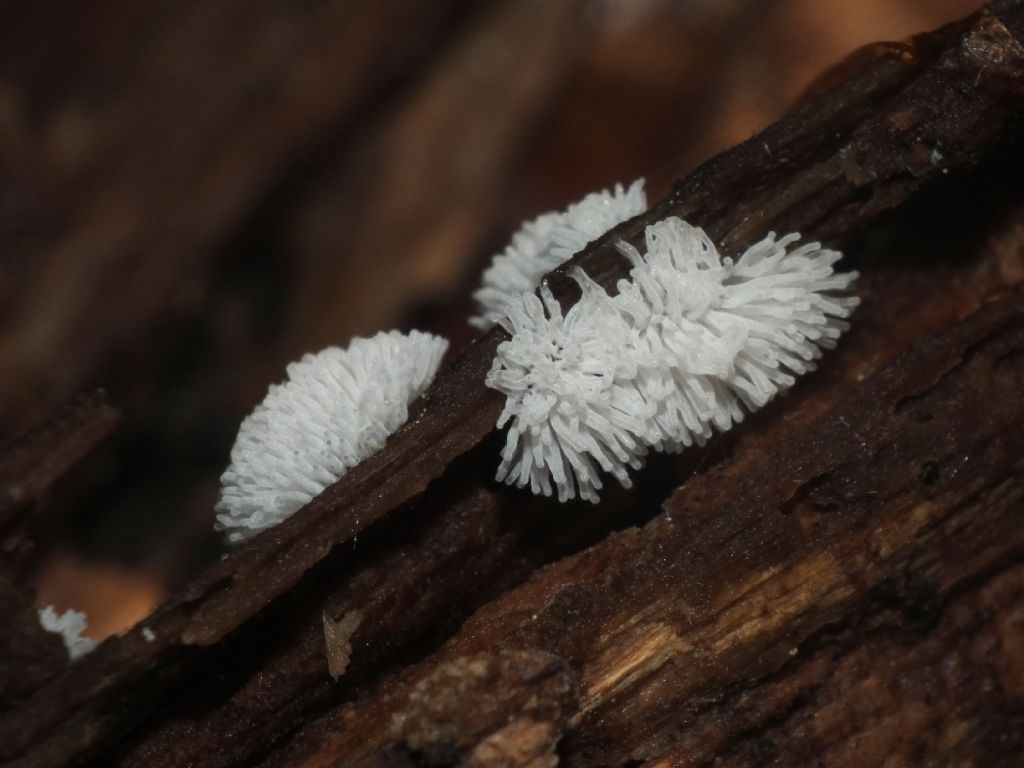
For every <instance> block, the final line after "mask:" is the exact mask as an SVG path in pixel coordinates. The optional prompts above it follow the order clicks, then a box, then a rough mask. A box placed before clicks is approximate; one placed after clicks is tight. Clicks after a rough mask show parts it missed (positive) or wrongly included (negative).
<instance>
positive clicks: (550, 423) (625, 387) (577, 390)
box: [487, 217, 857, 502]
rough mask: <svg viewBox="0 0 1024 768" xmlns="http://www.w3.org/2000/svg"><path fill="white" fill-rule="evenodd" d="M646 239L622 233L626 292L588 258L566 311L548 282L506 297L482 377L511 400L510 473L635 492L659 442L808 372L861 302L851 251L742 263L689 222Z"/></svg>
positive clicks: (797, 251) (549, 488)
mask: <svg viewBox="0 0 1024 768" xmlns="http://www.w3.org/2000/svg"><path fill="white" fill-rule="evenodd" d="M645 238H646V248H645V252H644V253H640V252H639V251H638V250H637V249H636V248H634V247H633V246H631V245H629V244H626V243H622V242H620V243H619V244H618V247H619V250H620V251H621V252H622V254H623V255H624V256H625V257H626V258H628V259H629V260H630V262H631V263H632V265H633V267H632V270H631V272H630V279H629V280H621V281H620V282H619V284H618V293H617V294H616V295H615V296H609V295H608V293H607V292H606V291H605V290H604V289H603V288H601V287H600V286H599V285H597V284H596V283H595V282H594V281H593V280H591V279H590V278H589V277H588V276H587V275H586V274H584V273H583V272H582V271H580V270H578V269H577V270H574V271H573V273H572V277H573V279H575V280H576V282H577V283H578V284H579V286H580V288H581V291H582V297H581V299H580V300H579V301H578V302H577V303H576V304H575V305H573V306H572V307H571V308H570V309H569V310H568V312H564V313H563V311H562V308H561V306H560V305H559V303H558V301H557V300H556V299H555V298H554V297H553V296H552V295H551V293H550V291H549V290H548V288H547V286H545V285H542V286H541V289H540V297H538V296H537V295H535V294H534V293H533V292H526V293H522V294H519V295H518V296H516V297H515V298H514V299H512V300H509V301H507V302H506V304H505V308H506V312H505V317H504V318H503V319H501V322H502V324H503V326H504V327H505V328H506V330H508V332H509V333H510V334H511V335H512V338H511V339H510V340H508V341H505V342H504V343H502V344H501V345H500V346H499V347H498V353H497V355H496V357H495V360H494V363H493V365H492V368H491V371H490V373H489V374H488V376H487V384H488V386H490V387H492V388H493V389H496V390H498V391H499V392H502V393H503V394H505V395H506V402H505V408H504V411H503V412H502V414H501V416H500V418H499V420H498V426H499V427H502V426H505V425H506V424H507V425H508V435H507V440H506V444H505V448H504V451H503V452H502V461H501V465H500V466H499V468H498V479H499V480H503V481H505V482H507V483H510V484H515V485H518V486H520V487H524V486H527V485H529V487H530V489H531V491H532V492H533V493H543V494H544V495H551V494H552V493H553V492H555V491H557V494H558V498H559V499H560V500H561V501H566V500H568V499H571V498H575V497H576V496H577V495H579V496H580V497H581V498H584V499H588V500H590V501H593V502H596V501H598V491H599V490H600V489H601V487H602V482H601V474H602V472H605V473H609V474H611V475H612V476H614V477H615V478H616V479H617V480H618V481H619V482H620V483H621V484H622V485H623V486H625V487H629V486H630V476H629V469H630V468H633V469H638V468H639V467H640V466H642V464H643V461H644V457H645V455H646V453H647V451H648V450H650V449H654V450H668V451H677V450H681V449H682V448H683V447H686V446H689V445H693V444H695V443H696V444H703V443H704V442H705V441H706V440H707V439H708V438H709V437H710V436H711V434H712V431H713V430H714V429H717V430H719V431H724V430H727V429H729V428H730V427H731V426H732V425H733V424H734V423H736V422H739V421H741V420H742V419H743V415H744V409H746V410H749V411H753V410H756V409H758V408H761V407H762V406H763V405H765V403H767V402H768V401H769V400H771V399H772V398H773V397H774V396H775V395H776V394H778V393H779V392H780V391H782V390H784V389H786V388H788V387H790V386H791V385H792V384H793V383H794V381H795V377H796V376H798V375H800V374H802V373H805V372H807V371H809V370H812V369H813V368H814V361H815V360H816V359H817V358H818V357H820V355H821V351H822V349H826V348H830V347H832V346H834V345H835V343H836V340H837V339H838V338H839V335H840V334H841V333H842V331H844V330H845V329H846V328H847V323H846V322H845V319H844V318H846V317H848V316H849V314H850V312H851V311H852V310H853V308H854V307H855V306H856V305H857V298H856V297H855V296H852V295H847V294H846V292H847V291H848V290H849V289H850V288H851V286H852V285H853V283H854V281H855V280H856V277H857V274H856V273H855V272H846V273H836V272H834V271H833V266H834V265H835V263H836V262H837V261H838V260H839V259H840V258H841V254H840V253H839V252H837V251H834V250H829V249H827V248H823V247H822V246H821V245H820V244H819V243H805V244H803V245H800V246H796V242H797V241H798V240H799V238H800V236H799V235H798V234H789V235H786V236H785V237H782V238H778V239H777V238H776V237H775V234H774V233H772V234H769V235H768V236H767V237H766V238H764V239H763V240H761V241H760V242H758V243H756V244H755V245H753V246H751V247H750V248H748V249H747V250H746V251H745V252H744V253H743V254H742V255H741V256H740V257H739V258H738V259H736V260H735V261H733V259H731V258H722V257H721V256H720V254H719V252H718V249H717V248H716V247H715V245H714V243H713V242H712V241H711V239H710V238H709V237H708V236H707V235H706V234H705V233H704V232H703V230H701V229H699V228H697V227H693V226H691V225H689V224H687V223H686V222H685V221H683V220H681V219H678V218H674V217H672V218H668V219H665V220H663V221H661V222H658V223H656V224H652V225H650V226H648V227H647V229H646V231H645Z"/></svg>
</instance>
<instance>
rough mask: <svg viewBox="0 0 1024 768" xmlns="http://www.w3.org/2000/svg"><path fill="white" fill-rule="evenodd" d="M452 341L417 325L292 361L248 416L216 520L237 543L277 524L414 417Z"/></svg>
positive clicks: (225, 477) (224, 481) (224, 483)
mask: <svg viewBox="0 0 1024 768" xmlns="http://www.w3.org/2000/svg"><path fill="white" fill-rule="evenodd" d="M447 347H448V342H447V341H446V340H445V339H442V338H440V337H438V336H433V335H431V334H427V333H420V332H418V331H413V332H412V333H410V334H408V335H406V334H403V333H399V332H398V331H391V332H389V333H379V334H377V335H376V336H374V337H372V338H369V339H363V338H357V339H353V340H352V343H351V344H349V346H348V348H347V349H341V348H338V347H328V348H327V349H324V350H322V351H320V352H318V353H316V354H308V355H306V356H304V357H303V358H302V359H301V360H300V361H298V362H295V363H291V364H290V365H289V366H288V369H287V371H288V380H287V381H286V382H284V383H282V384H275V385H272V386H271V387H270V390H269V392H268V393H267V396H266V398H265V399H264V400H263V402H262V403H261V404H260V405H258V406H257V407H256V409H255V410H254V411H253V412H252V413H251V414H250V415H249V416H247V417H246V419H245V420H244V421H243V422H242V425H241V427H240V428H239V430H238V437H237V438H236V440H235V445H234V447H233V448H232V450H231V464H230V466H229V467H228V468H227V470H226V471H225V472H224V474H223V475H222V476H221V496H220V501H219V502H218V504H217V528H218V529H220V530H223V531H224V532H225V536H226V538H227V540H228V542H229V543H236V542H239V541H243V540H245V539H247V538H249V537H250V536H252V535H254V534H256V533H258V532H259V531H261V530H263V529H264V528H269V527H271V526H274V525H277V524H278V523H280V522H282V521H284V520H285V519H287V518H288V517H290V516H291V515H292V514H294V513H295V512H296V511H297V510H298V509H300V508H301V507H302V506H304V505H305V504H306V503H307V502H309V501H310V500H311V499H312V498H313V497H314V496H316V495H317V494H318V493H320V491H322V490H323V489H324V488H326V487H327V486H329V485H331V484H332V483H334V482H335V481H336V480H338V479H339V478H340V477H341V476H342V475H344V474H345V473H346V472H348V471H349V470H350V469H351V468H352V467H354V466H355V465H356V464H358V463H359V462H360V461H362V460H363V459H365V458H367V457H368V456H370V455H371V454H373V453H375V452H376V451H378V450H379V449H380V448H381V447H382V446H383V445H384V442H385V440H387V438H388V436H389V435H391V434H392V433H393V432H394V431H395V430H396V429H398V428H399V427H400V426H401V425H402V424H404V423H405V421H406V419H407V418H408V416H409V408H408V406H409V404H410V403H411V402H412V401H413V400H415V399H416V398H417V397H418V396H419V395H420V394H421V393H422V392H423V390H425V389H426V388H427V386H429V384H430V382H431V381H432V380H433V378H434V374H435V373H436V372H437V368H438V366H439V365H440V362H441V358H442V357H443V356H444V352H445V350H446V349H447Z"/></svg>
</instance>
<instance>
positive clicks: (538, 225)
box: [469, 179, 647, 329]
mask: <svg viewBox="0 0 1024 768" xmlns="http://www.w3.org/2000/svg"><path fill="white" fill-rule="evenodd" d="M645 210H647V195H646V194H645V193H644V181H643V179H637V180H636V181H634V182H633V183H632V184H631V185H630V186H629V188H628V189H626V188H623V186H622V185H621V184H616V185H615V187H614V188H613V189H611V190H607V189H606V190H602V191H600V192H592V193H590V194H589V195H587V196H586V197H584V198H583V199H582V200H580V201H579V202H576V203H573V204H572V205H570V206H569V207H568V208H566V209H565V210H564V211H561V212H551V213H545V214H541V215H540V216H538V217H537V218H535V219H531V220H530V221H527V222H526V223H525V224H523V226H522V227H520V228H519V231H517V232H516V233H515V234H514V235H512V241H511V242H510V243H509V244H508V246H507V247H506V248H505V250H504V252H503V253H500V254H498V255H497V256H495V257H494V260H493V262H492V263H491V266H490V267H488V268H487V269H486V270H485V271H484V275H483V285H482V286H481V287H480V289H479V290H478V291H477V292H476V293H474V294H473V298H474V299H476V302H477V304H478V306H479V311H480V314H479V315H478V316H476V317H473V318H471V319H470V321H469V322H470V324H471V325H473V326H474V327H476V328H481V329H487V328H490V327H491V326H492V325H495V324H496V323H500V322H501V321H502V319H503V318H505V317H507V306H508V304H509V302H512V301H515V299H516V298H517V297H518V296H519V295H521V294H522V293H525V292H528V291H533V290H535V289H536V288H537V286H538V285H539V284H540V280H541V278H542V277H543V276H544V275H546V274H547V273H548V272H550V271H551V270H553V269H555V268H556V267H559V266H561V265H562V264H564V263H565V262H566V261H568V260H569V259H570V258H572V257H573V256H575V255H576V254H577V253H579V252H580V251H582V250H583V248H584V247H586V245H587V244H588V243H590V242H592V241H594V240H597V239H598V238H599V237H601V235H603V234H605V233H606V232H608V231H609V230H611V229H612V228H613V227H615V226H616V225H618V224H621V223H622V222H624V221H626V220H627V219H631V218H633V217H634V216H637V215H639V214H641V213H643V212H644V211H645Z"/></svg>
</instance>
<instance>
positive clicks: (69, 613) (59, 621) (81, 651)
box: [39, 605, 98, 661]
mask: <svg viewBox="0 0 1024 768" xmlns="http://www.w3.org/2000/svg"><path fill="white" fill-rule="evenodd" d="M39 623H40V625H42V627H43V629H45V630H46V631H47V632H55V633H57V634H58V635H60V636H61V638H62V639H63V640H64V647H65V648H67V651H68V658H70V659H71V660H72V661H75V660H76V659H78V658H80V657H82V656H84V655H85V654H87V653H89V652H90V651H91V650H93V649H94V648H95V647H96V646H97V645H98V643H97V642H96V641H95V640H93V639H92V638H91V637H83V636H82V633H83V632H85V627H86V616H85V614H84V613H82V612H81V611H76V610H74V609H73V608H68V610H66V611H64V613H60V614H58V613H57V611H56V610H54V608H53V606H52V605H48V606H46V607H45V608H42V609H40V611H39Z"/></svg>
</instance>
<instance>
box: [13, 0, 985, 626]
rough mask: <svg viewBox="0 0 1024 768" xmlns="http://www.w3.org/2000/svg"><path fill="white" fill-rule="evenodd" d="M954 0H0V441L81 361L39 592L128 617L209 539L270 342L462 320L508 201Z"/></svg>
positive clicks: (42, 508)
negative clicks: (71, 440)
mask: <svg viewBox="0 0 1024 768" xmlns="http://www.w3.org/2000/svg"><path fill="white" fill-rule="evenodd" d="M977 6H978V0H778V1H776V2H764V1H759V0H676V1H675V2H669V1H668V0H495V1H494V2H466V1H465V0H403V1H391V0H381V2H365V0H359V1H356V0H258V1H257V2H246V3H242V2H237V1H236V0H182V1H181V2H175V3H166V2H157V1H156V0H93V1H92V2H89V3H85V2H78V3H74V2H60V1H59V0H34V1H33V2H23V3H6V4H4V5H3V7H2V8H0V323H2V325H0V441H3V440H6V439H8V438H10V437H12V436H13V435H14V434H16V433H17V432H18V431H20V430H23V429H26V428H28V427H31V426H32V425H34V424H37V423H38V422H40V421H41V420H42V419H44V418H45V417H46V416H47V415H48V414H50V413H52V412H53V411H54V409H55V408H57V407H58V406H60V405H61V404H62V403H64V402H66V401H67V400H68V399H69V398H71V397H73V396H74V395H75V394H76V393H79V392H82V391H85V390H89V389H91V388H94V387H98V386H102V387H104V388H105V389H106V390H107V392H108V393H109V397H110V399H111V400H112V401H113V403H114V404H115V405H116V406H117V407H118V408H120V409H121V411H122V413H123V420H122V423H121V425H120V427H119V428H118V429H117V431H116V432H115V433H114V434H113V435H112V436H111V437H110V438H109V439H107V440H106V441H105V442H103V443H102V445H101V446H100V447H99V448H98V449H96V450H95V451H93V453H92V454H91V455H90V456H89V457H88V458H87V459H86V460H84V461H82V462H80V463H79V464H78V465H76V466H75V467H74V469H73V470H72V471H71V472H69V473H67V474H66V475H65V476H64V477H62V478H61V480H60V481H59V482H58V483H57V484H56V485H55V486H54V487H52V488H51V489H50V490H49V491H48V493H47V494H46V496H45V497H44V498H43V499H42V500H41V502H40V503H39V504H38V505H37V507H36V509H35V511H34V516H33V518H32V525H33V528H34V535H35V539H36V542H37V544H36V547H35V549H34V551H33V552H32V553H31V559H30V560H29V562H28V569H29V570H28V573H29V578H30V580H31V582H32V583H33V584H34V586H35V588H36V591H37V602H38V604H39V605H40V606H43V605H48V604H53V605H55V606H56V607H57V608H58V609H60V610H63V609H66V608H69V607H74V608H77V609H80V610H85V611H86V612H87V613H88V614H89V623H90V627H89V632H88V634H90V635H92V636H94V637H97V638H101V637H104V636H107V635H109V634H111V633H115V632H119V631H121V630H124V629H126V628H127V627H129V626H131V625H132V624H133V623H134V622H135V621H137V620H138V619H139V618H141V617H142V616H144V615H146V614H147V613H148V612H149V611H150V610H151V609H152V608H153V607H154V606H155V605H156V604H157V603H158V602H159V601H160V600H161V599H162V598H163V597H164V596H166V595H167V594H168V593H169V592H170V591H172V590H174V589H175V588H176V587H177V586H180V585H181V584H182V583H184V582H185V581H187V580H188V579H189V578H191V577H192V576H194V575H195V574H196V573H197V571H198V570H200V569H201V568H202V567H203V566H204V565H206V564H208V563H210V562H212V561H213V560H215V559H216V558H218V557H219V556H220V554H221V552H222V548H221V545H220V541H219V537H218V536H217V535H216V534H215V532H214V531H213V529H212V523H213V505H214V503H215V501H216V497H217V488H218V477H219V475H220V472H221V471H222V470H223V468H224V466H225V465H226V463H227V460H228V454H229V451H230V447H231V443H232V441H233V439H234V434H235V430H236V429H237V426H238V423H239V422H240V420H241V419H242V418H243V417H244V416H245V414H246V413H248V411H249V410H251V408H252V407H253V406H254V405H255V404H256V403H258V402H259V401H260V400H261V399H262V397H263V395H264V393H265V391H266V388H267V386H268V384H270V383H272V382H275V381H278V380H280V379H282V378H283V375H284V373H283V366H284V364H285V363H286V362H287V361H289V360H291V359H293V358H296V357H298V356H300V355H301V354H302V353H303V352H307V351H313V350H316V349H319V348H321V347H323V346H326V345H328V344H345V343H346V342H347V341H348V339H349V338H351V337H352V336H353V335H366V334H372V333H374V332H376V331H378V330H383V329H388V328H393V327H399V328H408V327H413V326H415V327H419V328H422V329H424V330H432V331H436V332H439V333H443V334H445V335H447V336H448V337H449V338H450V339H451V340H452V343H453V346H454V347H455V348H458V347H459V346H461V345H463V344H465V343H466V342H467V341H468V340H469V339H470V338H471V334H470V329H469V328H468V327H467V326H466V325H465V318H466V317H467V316H468V314H469V313H470V311H471V307H472V305H471V302H470V299H469V294H470V293H471V291H472V289H473V288H474V287H475V283H476V281H477V279H478V276H479V273H480V270H481V269H482V268H483V267H484V265H485V264H486V263H487V261H488V259H489V257H490V255H491V254H492V253H493V252H494V251H496V250H500V249H501V248H502V247H503V246H504V242H505V240H506V238H507V237H508V235H509V234H510V232H511V231H512V230H514V229H515V228H516V227H517V226H518V224H519V223H520V221H521V220H522V219H524V218H527V217H532V216H534V215H536V214H537V213H540V212H542V211H544V210H547V209H551V208H561V207H564V205H566V204H567V203H569V202H571V201H573V200H575V199H576V198H578V197H580V196H582V195H583V194H585V193H587V192H589V191H592V190H595V189H597V188H601V187H606V186H609V185H611V184H614V183H615V182H617V181H622V182H629V181H631V180H632V179H634V178H636V177H639V176H643V177H645V178H646V179H647V189H648V194H649V197H651V198H652V199H657V198H658V197H660V196H661V195H662V194H664V193H665V192H666V191H667V189H668V187H669V185H670V184H671V182H672V181H673V180H674V179H675V178H677V177H678V176H680V175H682V174H684V173H686V172H687V171H688V170H690V169H691V168H693V167H694V166H695V165H697V164H698V163H700V162H701V161H703V160H705V159H706V158H708V157H709V156H711V155H713V154H715V153H717V152H719V151H721V150H723V149H725V148H727V147H729V146H731V145H733V144H735V143H737V142H739V141H742V140H744V139H746V138H748V137H749V136H751V135H752V134H753V133H754V132H756V131H757V130H759V129H760V128H762V127H764V126H766V125H767V124H769V123H770V122H772V121H774V120H775V119H777V118H778V117H779V116H780V115H781V114H783V112H784V111H785V110H786V109H787V107H788V106H789V105H790V104H791V103H792V102H793V100H794V99H795V98H797V97H798V96H799V94H800V92H801V90H802V89H804V88H805V87H806V86H807V85H808V84H809V83H810V82H811V81H812V80H813V79H814V78H815V77H816V76H817V75H819V74H820V73H821V71H822V70H823V69H825V68H827V67H828V66H830V65H831V64H833V63H835V62H837V61H838V60H839V59H841V58H842V57H843V56H845V55H846V54H848V53H849V52H850V51H852V50H853V49H855V48H857V47H859V46H860V45H863V44H865V43H868V42H872V41H875V40H884V39H900V38H903V37H906V36H908V35H910V34H913V33H916V32H920V31H924V30H927V29H931V28H934V27H936V26H939V25H941V24H942V23H945V22H946V21H950V20H953V19H956V18H959V17H961V16H964V15H966V14H968V13H969V12H971V11H972V10H974V9H975V8H976V7H977Z"/></svg>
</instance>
